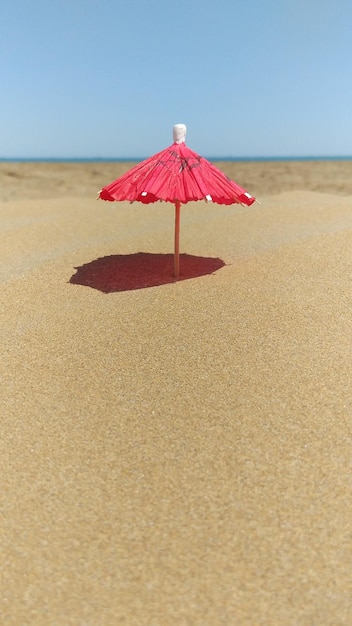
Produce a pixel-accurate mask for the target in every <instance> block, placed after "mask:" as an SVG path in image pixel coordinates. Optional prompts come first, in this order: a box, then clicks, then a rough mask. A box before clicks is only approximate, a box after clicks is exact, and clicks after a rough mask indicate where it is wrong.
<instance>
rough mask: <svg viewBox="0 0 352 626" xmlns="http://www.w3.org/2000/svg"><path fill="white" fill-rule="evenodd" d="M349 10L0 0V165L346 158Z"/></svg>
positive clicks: (336, 6) (275, 0)
mask: <svg viewBox="0 0 352 626" xmlns="http://www.w3.org/2000/svg"><path fill="white" fill-rule="evenodd" d="M351 24H352V2H351V0H212V1H210V0H178V1H177V2H175V1H173V0H163V1H162V0H124V1H122V0H51V1H50V2H49V1H48V0H32V1H31V2H30V1H29V0H11V1H10V0H7V1H6V0H4V2H3V3H2V5H1V8H0V93H1V97H0V112H1V115H0V157H7V158H15V157H24V158H30V157H44V158H49V157H61V158H62V157H69V158H74V157H102V158H110V157H118V158H123V157H145V156H149V155H150V154H153V153H154V152H157V151H159V150H161V149H163V148H164V147H166V146H167V145H169V144H171V143H172V126H173V124H174V123H178V122H182V123H185V124H186V125H187V127H188V134H187V143H188V145H189V146H190V147H191V148H193V149H194V150H196V151H197V152H199V153H201V154H203V155H204V156H214V157H221V156H233V157H241V156H243V157H256V156H264V157H265V156H308V155H313V156H330V155H331V156H337V155H340V156H347V155H352V120H351V117H352V106H351V102H352V37H351Z"/></svg>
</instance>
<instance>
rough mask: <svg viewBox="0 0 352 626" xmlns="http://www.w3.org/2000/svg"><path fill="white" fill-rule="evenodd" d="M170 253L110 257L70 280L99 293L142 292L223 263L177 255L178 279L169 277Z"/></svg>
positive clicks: (82, 268)
mask: <svg viewBox="0 0 352 626" xmlns="http://www.w3.org/2000/svg"><path fill="white" fill-rule="evenodd" d="M173 262H174V257H173V255H172V254H152V253H147V252H137V253H135V254H113V255H110V256H104V257H101V258H99V259H95V260H94V261H90V263H85V264H84V265H81V266H80V267H76V268H75V269H76V270H77V271H76V273H75V274H73V276H71V278H70V281H69V282H70V283H72V284H73V285H83V286H85V287H91V288H92V289H98V290H99V291H102V292H103V293H113V292H116V291H131V290H134V289H146V288H147V287H157V286H160V285H166V284H168V283H174V282H179V281H181V280H187V279H189V278H197V277H198V276H205V275H206V274H213V272H216V271H217V270H219V269H220V268H221V267H224V265H225V263H224V261H222V260H221V259H218V258H212V257H202V256H193V255H191V254H180V276H179V277H178V279H176V278H174V276H173Z"/></svg>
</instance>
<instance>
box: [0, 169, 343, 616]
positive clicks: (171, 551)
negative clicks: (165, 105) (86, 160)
mask: <svg viewBox="0 0 352 626" xmlns="http://www.w3.org/2000/svg"><path fill="white" fill-rule="evenodd" d="M54 165H55V164H49V165H43V166H38V165H33V164H18V165H15V164H1V172H2V174H1V175H2V177H3V180H5V179H6V184H5V183H4V186H3V187H2V191H1V203H0V261H1V262H0V284H1V293H2V297H1V307H0V322H1V323H0V336H1V346H2V350H1V354H2V356H1V361H0V374H1V383H0V384H1V401H0V408H1V456H0V458H1V460H2V471H1V512H2V521H1V563H2V581H1V591H2V593H1V599H0V615H1V620H0V621H1V622H2V623H4V624H6V625H8V626H12V625H13V626H17V625H18V624H26V625H27V624H28V625H29V624H30V625H32V624H33V625H35V626H37V625H38V626H39V625H42V624H43V625H48V624H55V625H60V626H61V625H62V626H66V625H68V624H82V625H83V624H84V625H85V626H86V625H89V626H96V625H99V626H100V625H104V626H110V625H111V626H115V625H117V624H128V625H131V626H133V625H143V626H144V625H145V624H153V625H154V624H155V625H158V626H159V625H160V626H161V625H162V626H164V625H169V624H170V625H172V626H175V625H184V624H192V626H196V625H197V626H198V625H199V626H205V625H209V626H218V625H220V624H221V625H224V626H229V625H231V626H232V625H234V626H235V625H236V626H242V625H248V626H249V625H252V624H265V625H266V624H268V625H269V624H270V626H276V625H285V626H290V625H292V626H293V625H296V624H300V625H307V626H308V625H309V626H310V625H311V624H319V626H320V625H322V626H323V625H332V624H334V625H335V624H336V625H337V624H341V625H346V626H347V625H349V624H350V623H351V622H352V600H351V598H352V577H351V558H352V542H351V520H352V504H351V502H352V500H351V495H352V487H351V484H352V483H351V478H352V474H351V458H352V456H351V436H352V426H351V423H352V422H351V415H352V406H351V398H352V376H351V362H352V348H351V346H352V336H351V335H352V323H351V310H352V288H351V286H352V255H351V246H352V197H351V196H352V186H351V188H350V180H349V179H348V169H349V168H351V164H350V163H349V162H345V163H342V164H341V166H340V167H341V171H339V170H338V169H337V170H336V169H334V168H336V167H337V166H336V164H330V165H329V168H330V169H329V168H328V167H327V164H326V163H325V162H322V163H318V164H316V166H315V169H314V166H313V164H309V165H307V166H306V169H305V167H304V166H303V164H295V165H291V166H288V164H287V163H276V164H271V165H270V164H262V165H261V164H248V163H246V164H235V165H234V166H233V167H235V166H236V169H237V171H238V172H240V176H238V175H237V176H236V180H237V182H238V183H239V184H241V185H243V186H246V187H247V188H248V189H249V190H250V191H251V192H252V193H253V194H254V195H257V196H260V200H261V205H259V204H255V205H253V206H252V207H251V208H243V207H240V206H233V207H221V206H220V207H219V206H212V205H210V204H203V203H193V204H190V205H187V206H186V207H183V208H182V218H181V253H183V254H184V255H187V256H184V257H183V258H182V257H181V273H182V272H183V276H182V278H184V280H180V281H179V282H174V281H173V280H172V278H171V279H170V280H169V278H168V270H167V264H168V263H169V262H170V274H171V273H172V259H171V256H170V255H171V253H172V245H173V208H172V207H171V206H170V207H169V206H168V205H163V204H156V205H154V206H153V205H150V206H148V207H143V206H140V205H137V204H135V205H132V206H131V205H129V204H128V203H121V204H115V203H103V202H101V201H96V200H95V199H94V193H95V191H96V190H97V189H99V187H101V186H102V185H103V184H105V183H106V182H109V180H110V179H112V178H114V177H115V174H113V175H112V176H111V174H112V169H113V168H115V173H116V164H114V166H112V165H110V164H107V165H105V164H103V165H94V166H93V165H89V166H84V167H83V166H78V165H77V166H76V165H60V166H58V165H57V164H56V170H55V174H54V170H52V169H51V167H52V166H53V167H54ZM264 165H265V166H269V165H270V168H271V169H270V177H271V178H270V179H271V181H272V184H271V188H270V189H269V188H268V186H267V185H268V180H266V181H263V175H264V174H263V172H264V170H265V168H264ZM30 166H31V167H30ZM94 167H95V168H96V170H94V171H95V172H96V173H94V174H93V168H94ZM100 167H101V168H102V169H101V170H100V169H99V168H100ZM110 167H111V171H110V169H109V168H110ZM120 167H121V168H123V167H125V165H124V164H122V165H121V166H120ZM295 167H296V169H295ZM4 168H8V169H7V170H6V171H7V174H6V172H5V169H4ZM11 168H13V171H14V172H17V174H11V175H9V174H8V172H9V171H10V169H11ZM16 168H17V169H16ZM31 168H32V169H31ZM79 168H81V169H79ZM104 168H105V169H104ZM275 168H276V169H275ZM285 168H286V169H285ZM11 171H12V170H11ZM78 171H79V172H80V174H79V176H78V177H77V172H78ZM284 171H286V177H285V175H284V174H283V172H284ZM327 172H329V175H327ZM16 176H17V178H16ZM242 176H243V177H242ZM268 176H269V169H266V172H265V177H266V178H268ZM234 177H235V176H234ZM305 177H306V179H307V180H308V182H307V184H306V188H305V185H304V181H305ZM319 177H320V178H319ZM297 178H298V179H299V180H298V182H297ZM99 179H101V180H100V182H99ZM16 180H17V181H20V182H19V183H18V184H17V183H16ZM319 180H320V188H319ZM251 181H253V184H252V185H250V182H251ZM255 181H257V185H256V184H255ZM260 181H262V182H260ZM280 181H281V183H280ZM329 181H330V183H331V181H334V184H335V185H336V186H335V188H328V189H327V186H328V185H329ZM344 181H345V182H344ZM331 184H332V183H331ZM93 187H94V193H93ZM350 194H351V195H350ZM136 253H141V254H140V255H137V256H136ZM209 259H216V260H217V261H218V264H217V265H215V266H212V265H211V264H209ZM141 260H142V263H141V262H140V261H141ZM149 261H150V262H151V263H152V266H150V267H153V271H154V270H155V264H156V265H157V264H158V263H160V264H161V268H162V272H163V277H164V278H163V280H162V281H161V282H162V284H160V285H158V286H153V287H152V286H150V287H145V288H143V280H144V281H145V284H147V285H148V284H149V283H148V280H149V278H150V276H149V275H148V272H147V271H146V269H145V267H146V264H147V262H148V263H149ZM136 263H137V265H136ZM136 267H137V268H138V272H139V277H138V280H137V279H135V280H134V281H133V280H132V278H133V276H134V277H135V276H136ZM143 268H144V269H143ZM194 268H196V270H195V269H194ZM214 268H215V269H214ZM217 268H218V269H217ZM191 271H196V274H195V277H189V276H190V274H187V272H191ZM119 272H120V274H118V273H119ZM126 272H130V276H131V278H130V279H129V280H128V281H125V283H123V282H122V278H123V277H125V276H126ZM116 276H117V278H116ZM119 276H120V277H121V278H119ZM148 276H149V278H148ZM75 277H76V279H75ZM87 277H88V281H90V283H89V284H87ZM84 280H86V283H84ZM114 281H115V282H114ZM141 281H142V282H141ZM107 285H108V286H109V289H108V290H107V289H106V287H107ZM121 286H122V289H120V288H121ZM107 291H108V292H107Z"/></svg>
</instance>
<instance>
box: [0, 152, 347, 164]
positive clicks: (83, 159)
mask: <svg viewBox="0 0 352 626" xmlns="http://www.w3.org/2000/svg"><path fill="white" fill-rule="evenodd" d="M147 158H149V157H148V156H134V157H132V156H130V157H99V156H93V157H82V156H80V157H69V156H66V157H55V156H51V157H45V156H38V157H34V156H32V157H19V156H16V157H5V156H0V163H16V162H18V163H25V162H27V163H30V162H34V163H39V162H54V163H55V162H57V163H58V162H60V163H71V162H76V163H88V162H90V163H93V162H101V163H109V162H110V163H118V162H120V163H127V162H140V161H144V160H145V159H147ZM204 158H205V159H207V160H208V161H234V162H251V161H253V162H254V161H261V162H262V161H329V160H332V161H351V160H352V154H351V155H333V154H331V155H312V154H310V155H298V156H294V155H291V156H290V155H284V156H278V155H276V156H228V155H227V156H225V155H224V156H204Z"/></svg>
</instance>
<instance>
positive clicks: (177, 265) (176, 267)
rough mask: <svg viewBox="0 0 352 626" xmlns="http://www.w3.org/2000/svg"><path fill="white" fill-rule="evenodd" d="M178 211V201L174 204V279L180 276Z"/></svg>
mask: <svg viewBox="0 0 352 626" xmlns="http://www.w3.org/2000/svg"><path fill="white" fill-rule="evenodd" d="M180 209H181V204H180V202H179V200H176V202H175V253H174V277H175V278H178V277H179V275H180V212H181V211H180Z"/></svg>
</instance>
